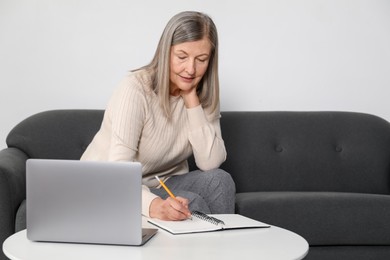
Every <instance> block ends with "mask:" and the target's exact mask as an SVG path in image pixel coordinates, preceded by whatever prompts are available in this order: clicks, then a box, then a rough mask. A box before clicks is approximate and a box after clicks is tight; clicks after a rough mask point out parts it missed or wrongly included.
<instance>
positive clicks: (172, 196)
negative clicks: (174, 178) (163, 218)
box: [154, 176, 192, 220]
mask: <svg viewBox="0 0 390 260" xmlns="http://www.w3.org/2000/svg"><path fill="white" fill-rule="evenodd" d="M154 177H155V178H156V179H157V180H158V182H159V183H160V184H161V186H162V187H163V188H164V189H165V191H166V192H168V194H169V196H171V198H174V199H176V197H175V195H173V193H172V191H171V190H170V189H168V187H167V185H165V183H164V182H163V181H162V180H160V178H159V177H158V176H154ZM189 219H191V220H192V215H191V216H189Z"/></svg>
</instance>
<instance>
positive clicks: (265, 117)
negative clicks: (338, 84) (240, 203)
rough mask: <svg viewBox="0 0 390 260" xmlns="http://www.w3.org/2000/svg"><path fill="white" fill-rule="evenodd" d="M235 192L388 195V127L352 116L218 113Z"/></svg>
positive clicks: (369, 117) (378, 120)
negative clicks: (340, 192) (322, 192)
mask: <svg viewBox="0 0 390 260" xmlns="http://www.w3.org/2000/svg"><path fill="white" fill-rule="evenodd" d="M221 128H222V135H223V138H224V141H225V146H226V149H227V153H228V158H227V160H226V162H225V163H224V164H223V165H222V168H223V169H225V170H226V171H228V172H229V173H230V174H231V175H232V176H233V179H234V180H235V182H236V188H237V192H253V191H342V192H365V193H380V194H384V193H389V184H390V181H389V175H390V124H389V123H388V122H387V121H385V120H383V119H381V118H379V117H376V116H372V115H368V114H361V113H352V112H223V113H222V118H221Z"/></svg>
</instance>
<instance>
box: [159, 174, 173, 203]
mask: <svg viewBox="0 0 390 260" xmlns="http://www.w3.org/2000/svg"><path fill="white" fill-rule="evenodd" d="M154 177H156V179H157V180H158V181H159V182H160V184H161V186H162V187H163V188H164V189H165V190H166V192H168V194H169V196H171V198H174V199H176V197H175V195H173V193H172V191H170V190H169V189H168V187H167V185H165V183H164V182H163V181H162V180H160V178H159V177H158V176H154Z"/></svg>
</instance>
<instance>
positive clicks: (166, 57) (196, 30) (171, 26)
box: [143, 11, 219, 117]
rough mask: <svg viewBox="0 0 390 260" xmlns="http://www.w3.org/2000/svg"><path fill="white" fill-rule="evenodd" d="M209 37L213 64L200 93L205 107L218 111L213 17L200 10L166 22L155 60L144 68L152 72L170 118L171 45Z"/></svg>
mask: <svg viewBox="0 0 390 260" xmlns="http://www.w3.org/2000/svg"><path fill="white" fill-rule="evenodd" d="M205 37H206V38H207V39H209V41H210V44H211V53H210V60H209V65H208V68H207V71H206V73H205V74H204V76H203V78H202V80H201V81H200V82H199V85H198V89H197V93H198V96H199V100H200V102H201V104H202V106H203V107H204V108H206V107H210V108H211V111H215V110H216V109H217V108H218V106H219V76H218V33H217V28H216V26H215V24H214V22H213V20H212V19H211V18H210V17H209V16H208V15H206V14H203V13H200V12H193V11H186V12H181V13H178V14H177V15H175V16H173V17H172V18H171V20H170V21H169V22H168V24H167V25H166V27H165V29H164V31H163V33H162V35H161V38H160V41H159V43H158V46H157V50H156V52H155V54H154V57H153V59H152V61H151V62H150V63H149V64H148V65H146V66H145V67H143V69H147V70H149V71H151V73H152V78H153V90H154V91H155V92H156V93H157V95H158V97H159V99H160V105H161V106H162V108H163V110H164V112H165V114H166V115H167V117H170V112H171V111H170V106H169V95H170V94H169V90H170V89H169V85H170V79H169V72H170V71H169V68H170V67H169V64H170V51H171V46H173V45H176V44H180V43H184V42H191V41H198V40H201V39H203V38H205Z"/></svg>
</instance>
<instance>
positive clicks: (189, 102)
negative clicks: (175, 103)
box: [180, 88, 200, 108]
mask: <svg viewBox="0 0 390 260" xmlns="http://www.w3.org/2000/svg"><path fill="white" fill-rule="evenodd" d="M180 95H181V96H182V98H183V99H184V104H185V105H186V108H193V107H197V106H199V105H200V101H199V97H198V94H197V93H196V88H191V89H190V90H181V91H180Z"/></svg>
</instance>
